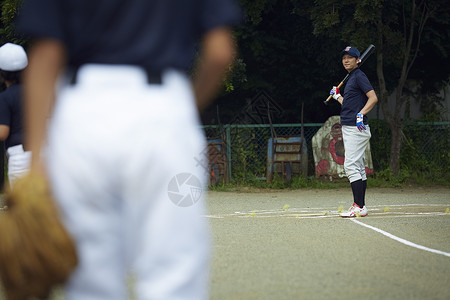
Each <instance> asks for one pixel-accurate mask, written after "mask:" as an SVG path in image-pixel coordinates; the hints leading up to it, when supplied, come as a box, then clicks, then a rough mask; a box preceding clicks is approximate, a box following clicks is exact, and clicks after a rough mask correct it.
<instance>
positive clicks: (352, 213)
mask: <svg viewBox="0 0 450 300" xmlns="http://www.w3.org/2000/svg"><path fill="white" fill-rule="evenodd" d="M368 213H369V212H368V210H367V207H366V206H365V205H364V206H363V208H361V207H359V206H358V204H356V203H353V205H352V207H350V208H349V210H348V211H346V212H343V213H341V217H343V218H355V217H365V216H367V215H368Z"/></svg>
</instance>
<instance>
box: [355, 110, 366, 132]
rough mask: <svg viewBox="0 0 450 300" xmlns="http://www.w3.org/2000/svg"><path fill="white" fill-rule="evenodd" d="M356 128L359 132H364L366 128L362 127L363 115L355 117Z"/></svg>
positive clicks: (359, 114)
mask: <svg viewBox="0 0 450 300" xmlns="http://www.w3.org/2000/svg"><path fill="white" fill-rule="evenodd" d="M356 127H358V129H359V131H363V130H366V126H365V125H364V115H363V114H362V113H358V114H357V115H356Z"/></svg>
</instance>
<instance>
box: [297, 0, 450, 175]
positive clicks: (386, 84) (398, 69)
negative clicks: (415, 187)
mask: <svg viewBox="0 0 450 300" xmlns="http://www.w3.org/2000/svg"><path fill="white" fill-rule="evenodd" d="M300 2H302V1H300ZM315 3H316V5H315V6H312V8H311V9H309V10H308V11H309V13H310V18H311V20H312V22H313V24H314V34H316V35H326V36H329V37H331V38H334V39H340V40H345V41H347V42H348V43H350V44H353V45H355V46H356V47H359V48H360V49H361V48H364V46H363V45H368V44H370V43H374V44H375V46H376V48H377V51H376V73H377V77H378V98H379V105H380V106H381V109H382V112H383V115H384V116H385V118H386V121H387V122H388V124H389V127H390V129H391V131H392V140H391V151H390V162H389V166H390V168H391V169H392V171H393V173H394V174H397V173H398V171H399V168H400V150H401V145H402V143H401V142H402V126H403V121H402V111H403V109H404V106H405V103H406V101H407V99H408V97H407V95H405V87H406V84H407V82H408V79H411V77H410V75H411V73H412V70H413V68H414V66H415V63H416V60H417V57H418V56H419V54H420V50H421V46H422V39H423V36H424V32H425V30H426V29H427V24H428V22H429V20H430V19H439V14H440V13H442V12H443V11H448V8H447V5H446V4H445V1H442V0H434V1H433V0H430V1H427V0H409V1H403V0H392V1H384V0H341V1H336V0H319V1H315ZM310 4H312V3H311V2H310ZM297 5H298V6H300V5H303V6H304V5H305V3H304V2H303V3H301V4H297ZM447 78H448V74H447ZM394 82H395V84H393V83H394ZM391 93H393V97H389V95H390V94H391Z"/></svg>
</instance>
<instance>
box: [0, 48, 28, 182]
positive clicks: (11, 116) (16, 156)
mask: <svg viewBox="0 0 450 300" xmlns="http://www.w3.org/2000/svg"><path fill="white" fill-rule="evenodd" d="M27 65H28V58H27V54H26V53H25V50H24V49H23V48H22V46H20V45H16V44H12V43H6V44H4V45H3V46H1V47H0V76H1V77H2V79H3V80H4V82H5V85H6V90H5V91H3V92H2V93H0V140H2V141H5V147H6V156H7V158H8V180H9V183H10V185H12V184H13V183H14V181H15V180H16V179H17V178H19V177H20V176H23V175H24V174H25V173H27V172H28V169H29V166H30V159H31V153H30V152H29V151H25V150H24V146H23V122H22V86H21V74H22V70H23V69H25V67H26V66H27Z"/></svg>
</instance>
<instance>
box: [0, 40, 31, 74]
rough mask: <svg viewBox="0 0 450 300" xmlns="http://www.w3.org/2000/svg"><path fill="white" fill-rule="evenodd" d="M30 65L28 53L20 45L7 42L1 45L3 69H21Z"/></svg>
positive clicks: (0, 57) (0, 52)
mask: <svg viewBox="0 0 450 300" xmlns="http://www.w3.org/2000/svg"><path fill="white" fill-rule="evenodd" d="M27 65H28V59H27V54H26V53H25V50H24V49H23V48H22V46H20V45H16V44H12V43H6V44H4V45H3V46H1V47H0V69H1V70H3V71H9V72H14V71H21V70H23V69H25V67H26V66H27Z"/></svg>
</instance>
